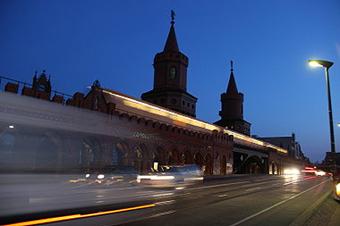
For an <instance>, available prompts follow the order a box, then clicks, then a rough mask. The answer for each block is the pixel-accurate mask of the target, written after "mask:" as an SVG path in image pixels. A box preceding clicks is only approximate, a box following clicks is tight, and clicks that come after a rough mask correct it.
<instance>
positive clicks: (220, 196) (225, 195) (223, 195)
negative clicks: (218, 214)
mask: <svg viewBox="0 0 340 226" xmlns="http://www.w3.org/2000/svg"><path fill="white" fill-rule="evenodd" d="M227 196H228V195H227V194H222V195H218V196H217V197H219V198H223V197H227Z"/></svg>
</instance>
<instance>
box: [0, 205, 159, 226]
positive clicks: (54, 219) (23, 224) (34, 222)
mask: <svg viewBox="0 0 340 226" xmlns="http://www.w3.org/2000/svg"><path fill="white" fill-rule="evenodd" d="M155 206H156V205H155V204H147V205H141V206H134V207H129V208H123V209H117V210H108V211H101V212H96V213H88V214H72V215H66V216H60V217H51V218H44V219H39V220H31V221H23V222H18V223H13V224H5V225H4V226H29V225H37V224H48V223H55V222H60V221H67V220H75V219H81V218H87V217H97V216H103V215H108V214H114V213H122V212H128V211H132V210H140V209H145V208H151V207H155Z"/></svg>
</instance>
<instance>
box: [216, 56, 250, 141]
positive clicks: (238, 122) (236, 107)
mask: <svg viewBox="0 0 340 226" xmlns="http://www.w3.org/2000/svg"><path fill="white" fill-rule="evenodd" d="M230 66H231V69H230V77H229V83H228V87H227V91H226V92H225V93H222V94H221V106H222V109H221V111H220V112H219V115H220V116H221V119H220V120H219V121H217V122H215V123H214V124H216V125H219V126H223V127H227V128H228V129H231V130H234V131H236V132H240V133H243V134H246V135H248V136H249V135H250V125H251V124H250V123H249V122H247V121H245V120H244V119H243V93H241V92H238V90H237V86H236V81H235V77H234V68H233V61H230Z"/></svg>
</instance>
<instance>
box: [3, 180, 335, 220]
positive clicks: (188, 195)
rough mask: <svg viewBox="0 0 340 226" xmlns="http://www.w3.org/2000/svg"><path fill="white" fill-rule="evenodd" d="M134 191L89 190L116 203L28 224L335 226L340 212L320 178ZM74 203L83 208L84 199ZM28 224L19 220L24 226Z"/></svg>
mask: <svg viewBox="0 0 340 226" xmlns="http://www.w3.org/2000/svg"><path fill="white" fill-rule="evenodd" d="M135 189H136V190H134V189H130V190H126V191H125V192H122V193H117V192H115V191H114V190H112V189H108V188H106V192H103V189H102V188H101V187H96V188H95V189H92V190H93V191H95V193H93V194H97V196H98V191H99V190H100V191H101V194H102V196H101V197H100V200H106V201H107V200H110V201H109V202H110V203H112V202H113V200H115V198H117V200H118V201H116V202H114V204H112V205H106V206H105V207H103V206H102V207H101V206H97V207H95V208H87V209H85V210H84V209H76V210H74V211H70V210H67V211H64V212H62V211H59V212H58V211H50V212H47V213H49V214H41V215H39V214H38V215H35V216H34V217H33V218H32V219H41V218H46V219H53V218H50V217H52V216H63V217H66V218H65V219H67V221H64V220H60V221H59V220H58V221H55V223H51V224H50V225H117V224H123V225H125V226H134V225H136V226H137V225H138V226H140V225H162V226H166V225H233V226H236V225H339V224H340V219H339V217H336V216H337V215H338V213H339V212H340V205H339V203H337V202H335V201H334V200H332V199H331V198H330V191H331V181H330V180H329V179H328V178H326V177H315V176H269V175H266V176H243V177H235V178H227V179H223V180H213V181H208V182H205V183H204V184H200V185H197V186H191V187H187V188H183V189H181V190H173V189H150V188H140V187H136V188H135ZM131 190H132V192H130V191H131ZM84 191H85V190H83V193H86V194H87V195H86V197H87V200H91V199H90V197H92V196H93V194H92V193H89V191H90V190H87V191H86V192H84ZM124 193H126V195H125V198H126V197H130V199H129V200H128V202H126V204H125V206H119V205H120V204H119V203H122V199H123V198H124V197H123V196H121V194H124ZM89 194H90V195H89ZM127 194H130V195H127ZM140 194H143V195H142V196H141V195H140ZM117 196H121V197H117ZM84 197H85V196H84V195H83V196H80V199H83V198H84ZM93 197H94V196H93ZM133 197H134V198H133ZM97 198H98V197H97ZM68 199H70V201H71V202H72V201H73V202H74V203H78V201H79V197H78V196H74V197H73V198H72V197H70V196H68ZM62 200H63V199H62ZM77 200H78V201H77ZM93 201H94V200H92V201H91V202H93ZM97 201H98V200H97ZM54 202H57V201H55V200H54ZM79 203H82V204H84V200H83V201H82V202H79ZM106 204H109V203H108V202H106ZM87 205H88V203H87ZM60 207H61V204H60V205H59V208H60ZM126 207H137V208H136V209H133V208H132V209H131V208H126ZM13 210H14V209H13ZM77 211H78V212H79V211H80V212H81V214H80V215H79V216H81V217H77V216H78V215H77V216H76V217H74V218H67V217H69V216H73V215H74V213H77ZM51 213H52V215H51ZM53 213H55V214H54V215H53ZM27 216H28V215H27V214H26V217H27ZM2 219H4V220H7V223H9V222H17V221H23V219H24V218H20V217H19V218H18V217H16V218H15V220H13V218H11V219H9V218H8V219H9V220H10V221H8V219H6V218H2ZM32 219H29V218H26V219H24V220H25V222H28V220H32ZM45 222H53V221H45Z"/></svg>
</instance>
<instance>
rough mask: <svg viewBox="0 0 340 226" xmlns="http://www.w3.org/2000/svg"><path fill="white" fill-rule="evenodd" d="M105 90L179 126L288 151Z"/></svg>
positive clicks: (131, 105) (126, 104)
mask: <svg viewBox="0 0 340 226" xmlns="http://www.w3.org/2000/svg"><path fill="white" fill-rule="evenodd" d="M103 92H105V93H107V94H109V95H112V96H115V97H118V98H120V99H122V102H123V104H124V105H125V106H128V107H131V108H134V109H138V110H141V111H145V112H148V113H151V114H154V115H158V116H163V117H166V118H169V119H171V120H172V122H173V123H174V124H175V125H179V126H182V127H186V126H187V125H191V126H196V127H199V128H202V129H207V130H210V131H217V132H223V133H226V134H228V135H232V136H234V138H235V139H238V140H241V141H243V142H249V143H252V144H256V145H259V146H263V147H267V148H272V149H274V150H276V151H277V152H281V153H285V154H286V153H287V150H286V149H283V148H280V147H277V146H275V145H272V144H269V143H266V142H264V141H260V140H257V139H254V138H252V137H249V136H246V135H243V134H240V133H237V132H235V131H231V130H227V129H224V128H222V127H219V126H215V125H212V124H209V123H206V122H203V121H200V120H197V119H194V118H190V117H188V116H185V115H181V114H177V113H176V112H173V111H169V110H167V109H164V108H161V107H157V106H154V105H151V104H148V103H145V102H142V101H139V100H136V99H133V98H130V97H127V96H123V95H119V94H117V93H114V92H110V91H107V90H103Z"/></svg>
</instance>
